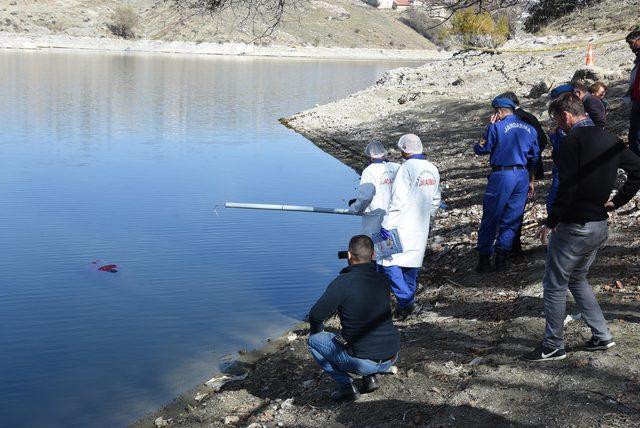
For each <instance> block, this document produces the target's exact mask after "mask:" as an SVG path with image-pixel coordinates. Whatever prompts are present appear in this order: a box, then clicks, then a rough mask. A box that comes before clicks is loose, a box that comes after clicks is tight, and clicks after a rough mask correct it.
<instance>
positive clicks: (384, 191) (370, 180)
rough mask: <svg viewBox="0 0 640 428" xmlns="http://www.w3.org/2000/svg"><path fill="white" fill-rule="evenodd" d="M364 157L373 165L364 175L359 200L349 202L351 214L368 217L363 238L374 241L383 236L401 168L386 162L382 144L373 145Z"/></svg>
mask: <svg viewBox="0 0 640 428" xmlns="http://www.w3.org/2000/svg"><path fill="white" fill-rule="evenodd" d="M364 153H365V155H367V156H368V157H369V158H371V165H369V166H368V167H366V168H365V169H364V171H362V178H361V179H360V186H359V187H358V197H357V198H356V199H352V200H351V201H349V211H351V212H355V213H364V214H366V215H364V216H362V234H363V235H368V236H369V237H371V236H372V234H374V233H378V232H380V225H381V224H382V219H383V218H384V216H385V214H386V213H387V208H388V207H389V201H390V200H391V187H392V186H393V180H394V179H395V177H396V172H397V171H398V168H400V164H397V163H395V162H388V161H387V160H386V159H385V157H386V156H387V150H386V149H385V148H384V146H383V145H382V143H381V142H379V141H372V142H370V143H369V144H368V145H367V147H366V149H365V150H364Z"/></svg>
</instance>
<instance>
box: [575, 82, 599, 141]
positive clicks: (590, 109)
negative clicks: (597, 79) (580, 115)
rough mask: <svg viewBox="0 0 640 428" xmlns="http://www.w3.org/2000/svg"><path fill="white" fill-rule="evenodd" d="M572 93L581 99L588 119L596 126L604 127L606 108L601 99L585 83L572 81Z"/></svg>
mask: <svg viewBox="0 0 640 428" xmlns="http://www.w3.org/2000/svg"><path fill="white" fill-rule="evenodd" d="M573 93H574V94H576V95H577V96H578V98H580V100H582V104H583V105H584V111H585V113H586V114H587V115H589V119H591V120H592V121H593V123H594V124H595V125H596V126H597V127H599V128H602V129H604V128H605V127H606V126H607V109H606V108H605V106H604V103H603V102H602V100H601V99H600V98H598V97H596V96H595V95H593V94H592V93H591V92H589V88H588V87H587V85H585V84H584V83H582V82H574V83H573Z"/></svg>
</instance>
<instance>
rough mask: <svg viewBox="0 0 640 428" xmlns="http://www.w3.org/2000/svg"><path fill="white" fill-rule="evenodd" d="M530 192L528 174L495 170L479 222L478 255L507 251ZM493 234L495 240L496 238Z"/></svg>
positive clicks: (522, 170) (490, 177)
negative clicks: (495, 250)
mask: <svg viewBox="0 0 640 428" xmlns="http://www.w3.org/2000/svg"><path fill="white" fill-rule="evenodd" d="M528 191H529V172H528V171H526V170H524V169H517V170H515V171H509V170H508V171H495V172H493V173H491V175H490V176H489V180H488V184H487V190H486V191H485V194H484V199H483V202H482V222H481V223H480V231H479V232H478V252H480V254H491V253H493V251H494V243H495V249H497V250H500V251H509V250H511V246H512V245H513V239H514V238H515V236H516V233H517V231H518V228H519V227H520V223H521V221H522V220H521V219H522V213H523V212H524V206H525V204H526V203H527V192H528ZM496 232H497V233H498V238H497V239H496Z"/></svg>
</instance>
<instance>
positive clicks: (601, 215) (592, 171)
mask: <svg viewBox="0 0 640 428" xmlns="http://www.w3.org/2000/svg"><path fill="white" fill-rule="evenodd" d="M618 168H622V169H623V170H625V171H626V172H627V176H628V178H627V181H626V182H625V183H624V185H623V186H622V188H621V189H620V190H619V191H618V193H617V194H616V196H615V197H614V198H613V200H612V202H613V204H614V206H615V207H616V208H619V207H621V206H623V205H624V204H626V203H627V202H629V200H631V198H633V196H634V195H635V194H636V193H637V192H638V189H640V157H638V156H636V155H634V154H633V153H632V152H631V151H630V150H629V149H628V148H627V146H626V145H625V144H624V143H623V142H622V141H620V139H618V138H617V137H616V136H615V135H613V134H611V133H609V132H607V131H605V130H604V129H601V128H599V127H597V126H586V127H575V128H573V129H572V130H571V131H570V132H569V134H568V135H567V136H566V137H564V139H563V140H562V145H561V146H560V153H559V154H558V171H559V174H560V187H559V188H558V195H557V196H556V199H555V201H554V202H553V206H552V208H551V212H550V213H549V217H548V218H547V226H548V227H550V228H555V227H556V226H557V225H558V223H578V224H585V223H587V222H591V221H602V220H606V219H607V218H608V217H609V215H608V213H607V211H606V209H605V207H604V204H605V203H606V202H607V201H608V200H609V196H610V194H611V191H612V190H613V187H614V185H615V182H616V178H617V175H618Z"/></svg>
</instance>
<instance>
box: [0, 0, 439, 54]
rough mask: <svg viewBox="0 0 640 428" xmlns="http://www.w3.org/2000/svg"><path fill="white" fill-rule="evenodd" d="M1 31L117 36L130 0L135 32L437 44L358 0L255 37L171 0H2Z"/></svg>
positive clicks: (312, 9) (312, 10) (299, 15)
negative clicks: (117, 18)
mask: <svg viewBox="0 0 640 428" xmlns="http://www.w3.org/2000/svg"><path fill="white" fill-rule="evenodd" d="M3 3H4V5H3V6H0V31H5V32H14V33H28V34H31V35H46V34H65V35H71V36H91V37H106V38H115V36H114V35H113V34H112V33H111V31H110V30H109V28H108V24H110V23H111V16H112V14H113V11H114V10H116V9H117V8H118V7H119V6H121V5H123V4H131V5H132V6H133V7H134V8H135V10H136V12H137V14H138V15H139V18H140V19H139V24H138V26H137V28H136V31H135V34H136V37H138V38H143V39H152V40H155V39H159V40H167V41H171V40H180V41H189V42H196V43H200V42H221V43H223V42H245V43H256V44H277V45H285V46H323V47H346V48H381V49H382V48H387V49H435V47H434V45H433V44H432V43H431V42H429V41H428V40H426V39H425V38H424V37H422V36H421V35H419V34H418V33H416V32H415V31H414V30H412V29H410V28H409V27H407V26H406V25H404V24H403V23H401V22H400V21H399V20H398V19H397V16H398V12H396V11H393V10H379V9H376V8H373V7H371V6H369V5H367V4H365V3H364V2H363V1H360V0H335V1H323V0H311V1H301V2H297V3H296V7H295V8H291V9H289V10H287V12H286V14H285V16H284V19H283V21H282V23H281V25H280V26H279V27H278V28H277V29H276V31H275V32H273V34H271V35H269V36H266V37H263V38H261V39H256V35H257V34H258V35H259V34H262V32H263V31H264V29H265V28H266V27H265V26H264V25H263V24H262V23H260V22H255V23H254V22H244V23H241V22H239V19H238V18H236V17H234V16H232V15H231V14H230V13H225V14H223V15H222V16H217V17H211V16H209V15H201V14H199V13H195V12H194V11H182V12H179V11H177V10H176V9H174V8H173V7H171V3H170V2H165V1H161V0H158V1H152V0H132V1H130V2H127V3H123V2H121V1H117V0H13V1H7V0H5V1H4V2H3Z"/></svg>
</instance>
